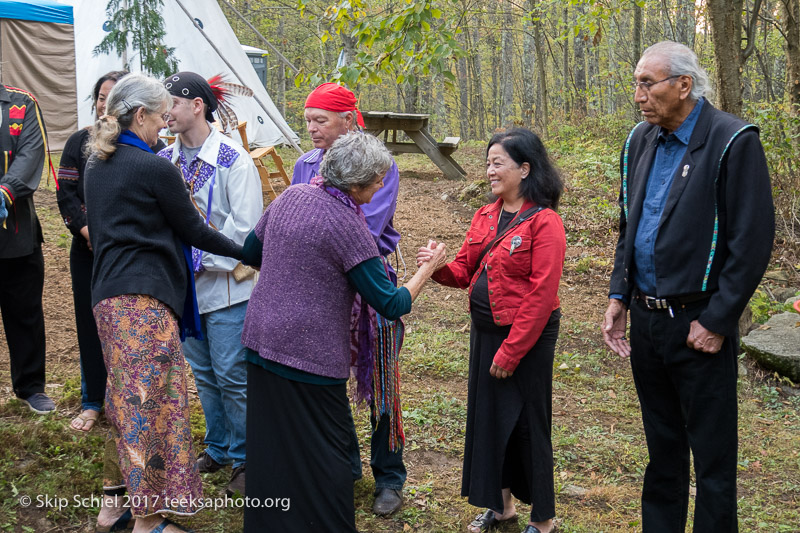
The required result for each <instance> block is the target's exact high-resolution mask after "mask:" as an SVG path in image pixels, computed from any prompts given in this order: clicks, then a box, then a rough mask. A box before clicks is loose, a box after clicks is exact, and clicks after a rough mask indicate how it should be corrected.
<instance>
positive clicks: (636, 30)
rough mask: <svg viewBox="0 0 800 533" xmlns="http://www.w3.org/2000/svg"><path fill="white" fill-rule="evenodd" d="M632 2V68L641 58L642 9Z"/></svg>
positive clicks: (635, 1) (634, 0)
mask: <svg viewBox="0 0 800 533" xmlns="http://www.w3.org/2000/svg"><path fill="white" fill-rule="evenodd" d="M631 1H632V2H633V66H634V67H635V66H636V63H638V62H639V58H640V57H642V8H641V7H640V6H639V4H638V3H637V0H631Z"/></svg>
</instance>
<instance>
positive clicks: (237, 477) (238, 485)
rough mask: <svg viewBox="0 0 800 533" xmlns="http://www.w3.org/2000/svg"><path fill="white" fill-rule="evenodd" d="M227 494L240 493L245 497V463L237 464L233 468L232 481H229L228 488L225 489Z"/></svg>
mask: <svg viewBox="0 0 800 533" xmlns="http://www.w3.org/2000/svg"><path fill="white" fill-rule="evenodd" d="M225 494H227V495H228V496H234V495H236V494H239V495H240V496H242V497H244V465H241V466H237V467H236V468H234V469H233V474H231V481H230V483H228V488H227V489H225Z"/></svg>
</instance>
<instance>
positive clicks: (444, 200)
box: [442, 192, 450, 202]
mask: <svg viewBox="0 0 800 533" xmlns="http://www.w3.org/2000/svg"><path fill="white" fill-rule="evenodd" d="M448 198H450V197H449V196H447V193H446V192H445V193H442V201H443V202H446V201H447V199H448Z"/></svg>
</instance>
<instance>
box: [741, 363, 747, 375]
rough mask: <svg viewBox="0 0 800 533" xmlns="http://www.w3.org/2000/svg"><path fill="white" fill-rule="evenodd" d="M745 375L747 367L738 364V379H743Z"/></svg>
mask: <svg viewBox="0 0 800 533" xmlns="http://www.w3.org/2000/svg"><path fill="white" fill-rule="evenodd" d="M746 375H747V367H746V366H744V364H743V363H739V377H740V378H743V377H745V376H746Z"/></svg>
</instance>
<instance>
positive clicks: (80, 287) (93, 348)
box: [69, 237, 106, 409]
mask: <svg viewBox="0 0 800 533" xmlns="http://www.w3.org/2000/svg"><path fill="white" fill-rule="evenodd" d="M93 261H94V254H93V253H92V251H91V250H89V248H88V247H87V246H86V239H84V238H83V237H74V238H73V239H72V248H71V249H70V252H69V270H70V274H71V275H72V299H73V302H74V303H75V327H76V329H77V331H78V348H79V349H80V352H81V355H80V358H81V403H82V404H83V408H84V409H85V408H86V407H87V404H89V405H91V406H93V407H97V408H99V407H101V406H102V405H103V401H104V400H105V397H106V365H105V363H104V362H103V347H102V346H101V345H100V337H98V336H97V324H96V323H95V321H94V313H93V312H92V262H93Z"/></svg>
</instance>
